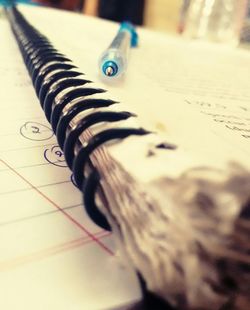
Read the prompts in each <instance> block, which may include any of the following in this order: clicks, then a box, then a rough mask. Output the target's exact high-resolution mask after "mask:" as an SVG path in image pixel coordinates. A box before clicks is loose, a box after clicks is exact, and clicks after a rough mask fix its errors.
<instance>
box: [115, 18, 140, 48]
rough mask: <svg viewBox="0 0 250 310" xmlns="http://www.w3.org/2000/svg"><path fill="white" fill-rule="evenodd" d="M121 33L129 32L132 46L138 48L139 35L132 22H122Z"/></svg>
mask: <svg viewBox="0 0 250 310" xmlns="http://www.w3.org/2000/svg"><path fill="white" fill-rule="evenodd" d="M119 31H128V32H129V33H130V35H131V41H130V46H131V47H137V46H138V34H137V32H136V30H135V27H134V26H133V25H132V24H131V23H130V22H125V21H124V22H122V23H121V26H120V29H119Z"/></svg>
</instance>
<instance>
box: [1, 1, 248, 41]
mask: <svg viewBox="0 0 250 310" xmlns="http://www.w3.org/2000/svg"><path fill="white" fill-rule="evenodd" d="M0 1H1V0H0ZM20 2H29V3H38V4H41V5H45V6H51V7H55V8H59V9H64V10H70V11H75V12H79V13H83V14H86V15H92V16H99V17H102V18H105V19H109V20H113V21H118V22H121V21H124V20H126V21H130V22H132V23H133V24H135V25H143V26H146V27H148V28H151V29H155V30H160V31H166V32H169V33H176V32H178V33H184V34H185V35H186V36H188V37H191V38H199V39H208V40H210V41H216V42H222V43H230V44H238V42H239V40H240V39H241V40H243V41H250V22H249V13H250V9H249V2H250V1H249V0H26V1H25V0H22V1H21V0H20Z"/></svg>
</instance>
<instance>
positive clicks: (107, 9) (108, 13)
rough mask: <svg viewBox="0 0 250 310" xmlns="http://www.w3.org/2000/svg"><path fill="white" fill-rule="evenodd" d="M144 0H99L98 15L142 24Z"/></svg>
mask: <svg viewBox="0 0 250 310" xmlns="http://www.w3.org/2000/svg"><path fill="white" fill-rule="evenodd" d="M144 5H145V0H99V6H98V15H99V16H100V17H102V18H106V19H110V20H113V21H118V22H121V21H130V22H132V23H133V24H136V25H142V24H143V12H144Z"/></svg>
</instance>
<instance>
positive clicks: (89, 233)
mask: <svg viewBox="0 0 250 310" xmlns="http://www.w3.org/2000/svg"><path fill="white" fill-rule="evenodd" d="M0 161H1V162H2V163H3V164H4V165H5V166H7V167H8V168H9V169H10V170H11V171H12V172H14V173H15V174H16V175H17V176H19V177H20V178H21V179H22V180H23V181H25V182H26V183H27V184H29V185H30V186H31V187H32V189H34V190H35V191H36V192H37V193H38V194H39V195H41V196H42V197H43V198H44V199H46V200H47V201H49V202H50V203H51V204H52V205H53V206H54V207H55V208H57V209H58V210H59V211H60V212H62V213H63V215H64V216H66V217H67V218H68V220H70V221H71V222H73V223H74V224H75V225H76V226H77V227H79V228H80V229H81V230H82V231H84V232H85V233H86V234H87V235H88V236H89V238H90V239H92V240H93V241H95V242H96V243H97V244H98V245H99V246H100V247H101V248H102V249H103V250H104V251H106V252H107V253H108V254H110V255H114V253H113V251H111V250H110V249H109V248H108V247H107V246H106V245H105V244H103V243H102V242H101V241H100V240H99V239H98V238H96V237H95V236H94V235H93V234H92V233H91V232H89V231H88V230H87V229H86V228H85V227H84V226H83V225H82V224H80V223H79V222H77V221H76V220H75V219H74V218H73V217H72V216H70V215H69V214H68V213H67V212H66V211H64V210H62V209H61V208H60V207H59V206H58V205H57V204H56V203H55V202H54V201H53V200H51V199H50V198H49V197H47V196H46V195H45V194H44V193H42V192H41V191H40V190H39V189H38V188H36V187H35V186H34V185H33V184H32V183H30V182H29V181H28V180H27V179H26V178H25V177H23V176H22V175H21V174H20V173H19V172H17V171H16V170H15V169H14V168H12V167H11V166H10V165H9V164H7V163H6V162H5V161H4V160H2V159H0Z"/></svg>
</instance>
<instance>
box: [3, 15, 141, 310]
mask: <svg viewBox="0 0 250 310" xmlns="http://www.w3.org/2000/svg"><path fill="white" fill-rule="evenodd" d="M0 45H1V63H0V76H1V92H0V103H1V105H0V113H1V122H0V136H1V138H0V139H1V140H0V141H1V142H0V184H1V187H0V290H1V299H0V308H1V309H6V310H15V309H65V310H66V309H67V310H68V309H121V308H122V307H124V306H125V305H128V304H131V303H133V302H135V301H136V300H138V299H140V291H139V287H138V283H137V280H136V278H135V275H134V273H133V272H132V271H131V270H130V269H129V268H128V267H126V266H125V265H124V263H123V264H121V262H120V260H119V258H118V257H117V256H116V249H115V247H114V244H113V239H112V236H111V235H110V234H109V233H107V232H105V231H103V230H101V229H100V228H99V227H97V226H96V225H94V224H93V223H92V222H91V221H90V220H89V218H88V217H87V215H86V214H85V212H84V210H83V207H82V197H81V194H80V192H79V191H78V189H76V188H75V186H74V185H73V183H72V180H71V172H70V171H69V169H68V168H67V167H66V165H65V161H64V158H63V154H62V152H61V150H60V149H59V147H58V145H57V143H56V139H55V136H54V135H53V133H52V130H51V128H50V125H49V124H48V123H47V121H46V120H45V117H44V114H43V111H42V110H41V108H40V106H39V102H38V100H37V98H36V96H35V93H34V89H33V86H32V84H31V81H30V79H29V76H28V73H27V72H26V69H25V66H24V64H23V62H22V59H21V56H20V52H19V50H18V48H17V45H16V42H15V40H14V37H13V35H12V33H11V31H10V27H9V24H8V22H7V20H4V19H1V20H0Z"/></svg>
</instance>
